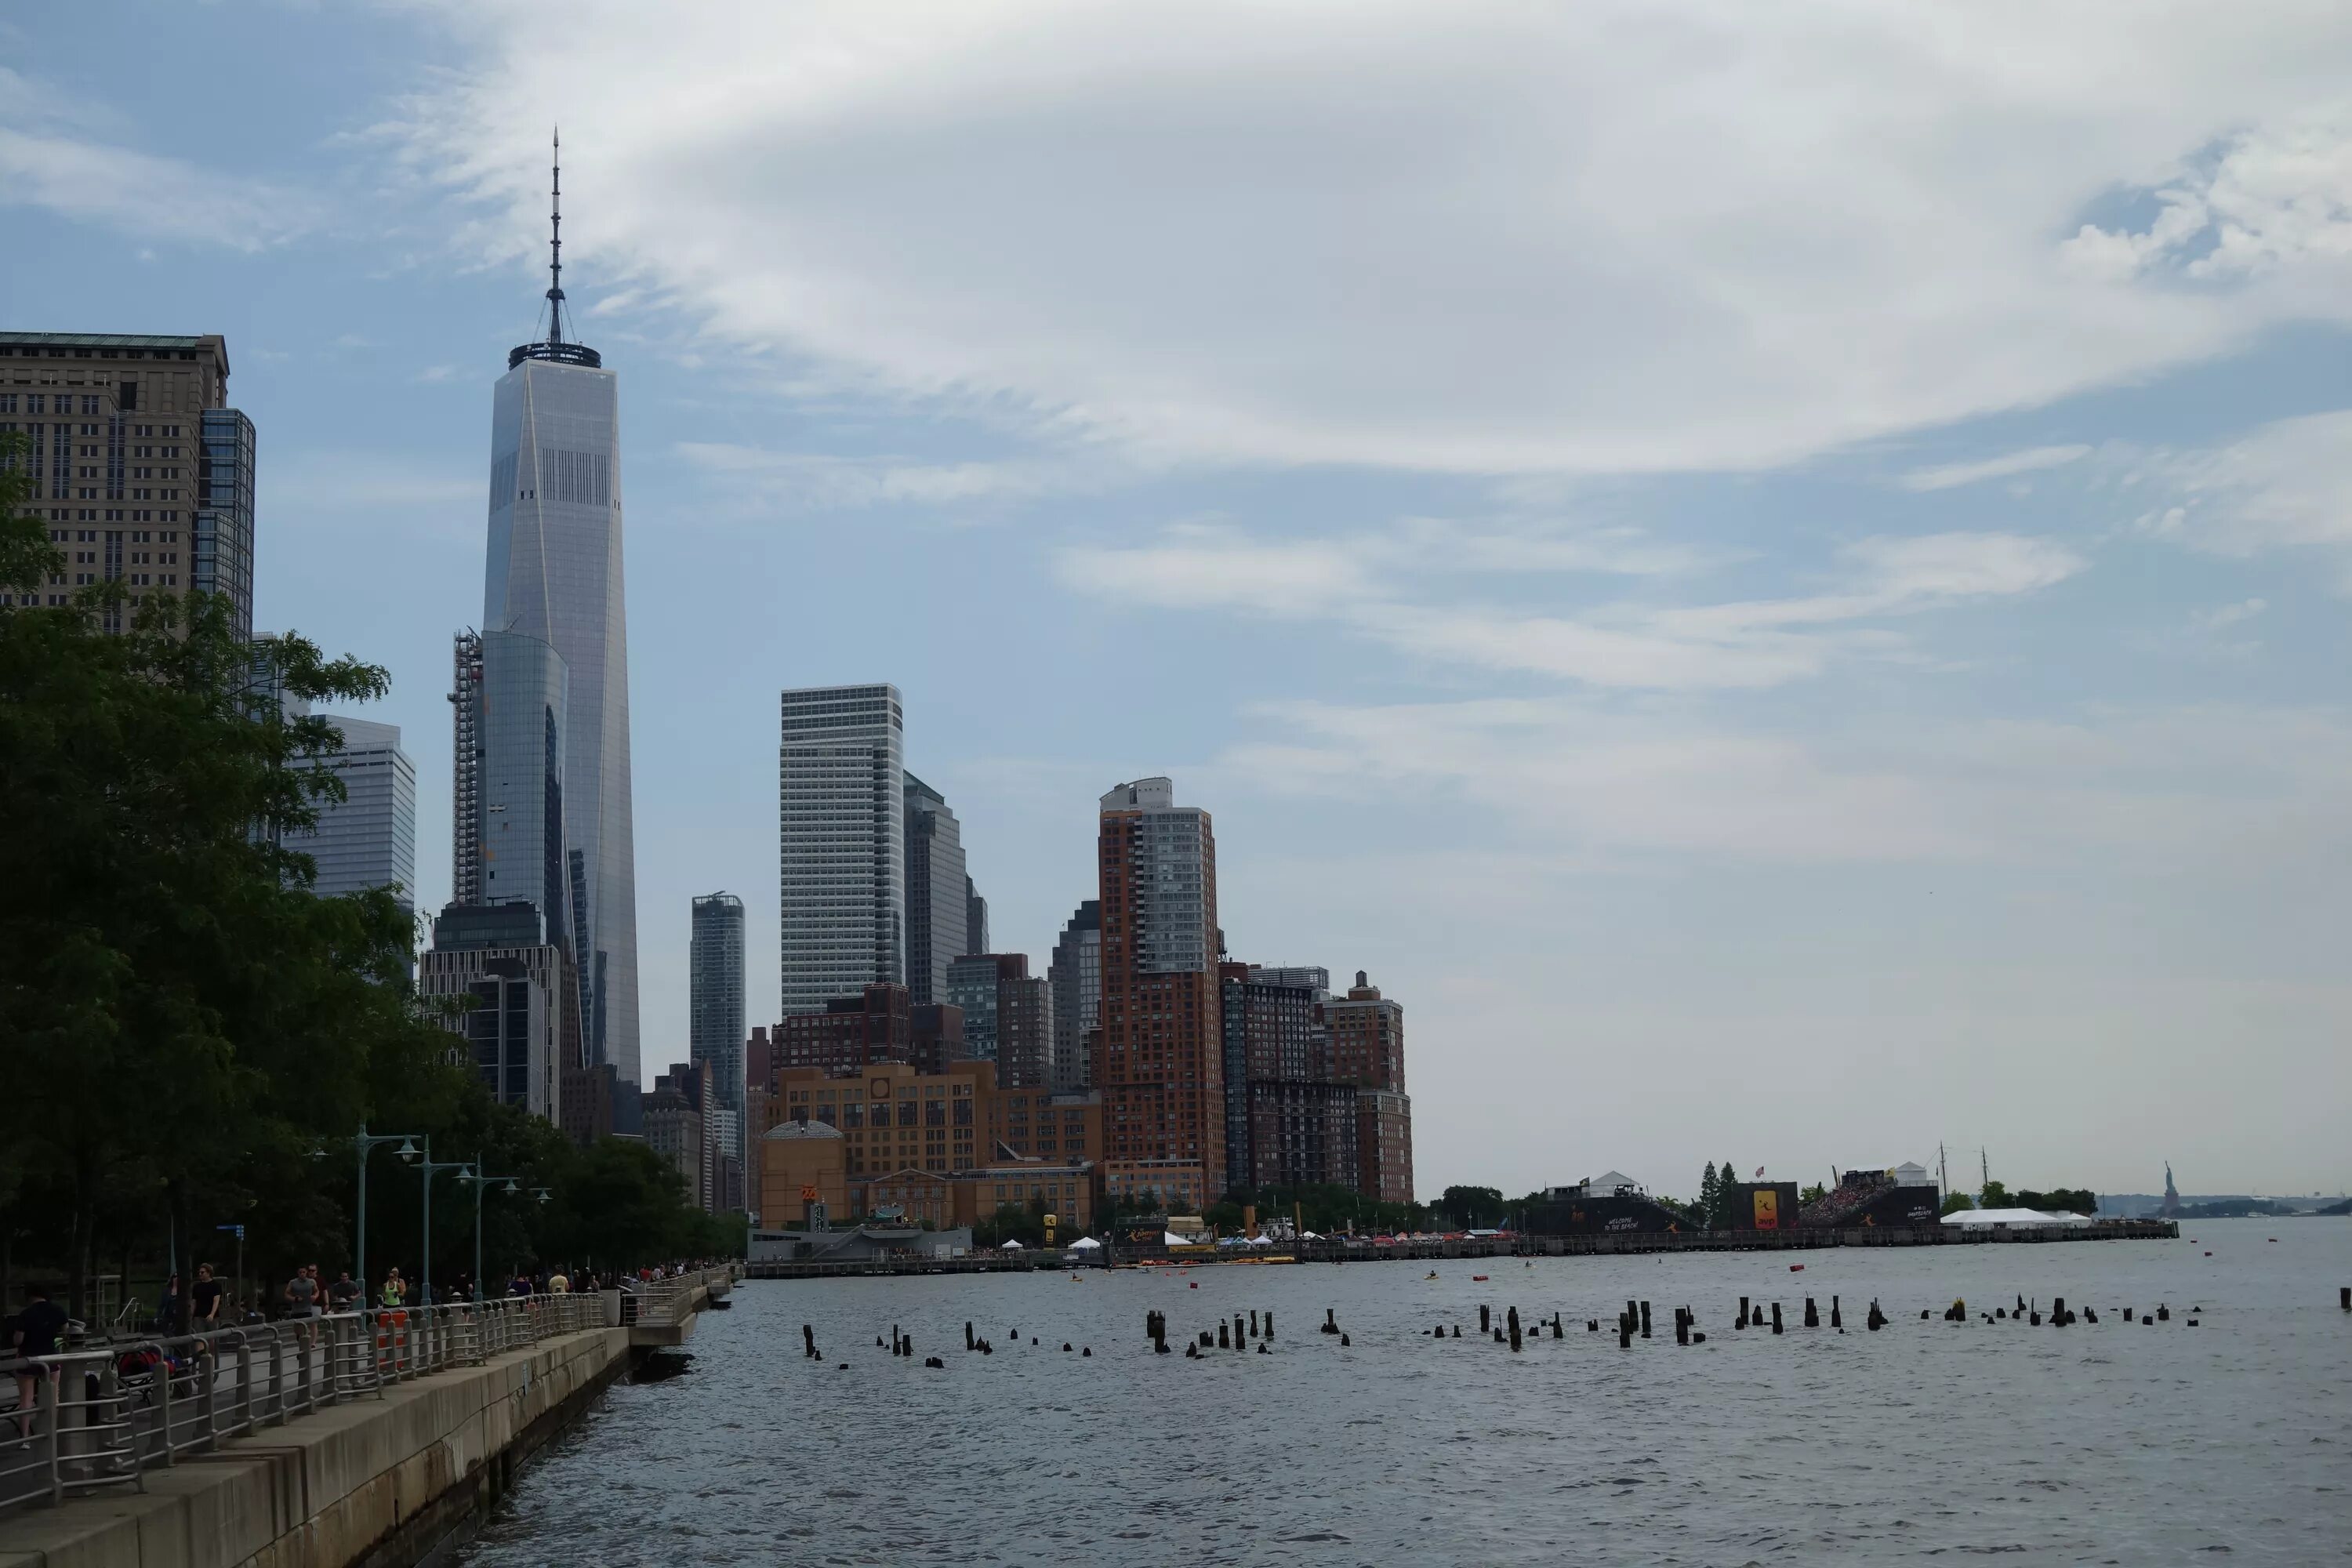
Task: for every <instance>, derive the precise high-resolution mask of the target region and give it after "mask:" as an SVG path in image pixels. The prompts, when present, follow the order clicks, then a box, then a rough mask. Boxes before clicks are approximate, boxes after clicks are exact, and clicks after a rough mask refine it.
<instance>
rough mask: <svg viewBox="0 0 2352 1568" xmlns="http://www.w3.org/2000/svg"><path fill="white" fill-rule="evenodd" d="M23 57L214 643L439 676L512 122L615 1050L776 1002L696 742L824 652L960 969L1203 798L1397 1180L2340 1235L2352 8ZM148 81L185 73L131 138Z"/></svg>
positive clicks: (762, 942) (240, 10)
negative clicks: (713, 940) (2046, 1191)
mask: <svg viewBox="0 0 2352 1568" xmlns="http://www.w3.org/2000/svg"><path fill="white" fill-rule="evenodd" d="M1754 16H1755V13H1754V12H1753V11H1752V8H1749V7H1745V6H1739V5H1660V4H1655V3H1647V0H1645V3H1643V4H1640V5H1605V4H1592V5H1580V6H1575V7H1530V6H1525V5H1469V4H1460V3H1455V4H1447V5H1434V4H1423V5H1385V4H1379V3H1374V0H1358V3H1356V4H1353V5H1348V6H1345V7H1335V6H1328V5H1307V4H1294V5H1284V4H1253V5H1222V4H1216V3H1204V0H1191V3H1189V4H1186V5H1177V6H1156V5H1134V4H1097V5H1010V4H1007V5H996V4H986V5H983V4H977V3H971V0H958V3H954V4H942V5H872V4H848V5H745V6H742V7H737V8H728V7H716V6H714V7H709V8H703V9H693V10H689V9H686V8H683V7H678V6H646V5H641V4H635V3H622V0H605V3H596V0H567V3H565V4H562V5H545V6H542V5H523V4H506V3H499V0H467V3H466V4H464V5H456V4H451V5H439V4H433V3H429V0H417V3H415V4H406V5H383V6H380V7H377V8H373V9H350V8H344V7H320V6H312V5H292V4H287V5H272V4H267V3H262V0H253V3H248V4H245V5H217V6H203V7H197V6H186V5H171V4H165V3H163V0H157V3H155V4H151V5H131V4H100V3H93V4H87V5H78V6H61V7H47V8H43V9H41V10H39V11H37V12H36V11H18V12H16V13H14V15H13V17H12V19H10V20H9V21H7V22H5V24H0V60H5V62H6V64H5V70H0V204H5V208H6V212H5V217H6V223H7V231H8V243H7V244H5V246H0V318H5V321H0V324H5V325H6V326H8V327H14V328H55V329H73V330H94V331H156V332H186V331H219V332H224V333H226V335H227V338H228V342H229V352H230V357H231V363H232V366H233V371H234V374H233V378H232V381H231V384H230V386H231V394H232V401H234V402H235V403H236V404H237V405H239V406H241V407H243V408H244V409H246V410H247V412H248V413H249V414H251V415H252V416H253V417H254V418H255V420H256V422H257V425H258V426H259V430H260V443H261V445H260V475H261V484H260V506H261V522H260V528H261V537H260V545H259V584H260V585H259V605H258V620H259V622H260V623H261V624H262V625H263V626H267V627H270V628H287V627H291V628H296V629H299V630H300V631H302V632H304V633H305V634H307V635H310V636H311V637H314V638H316V639H317V640H319V641H320V642H322V643H324V644H326V645H328V646H329V647H331V648H333V649H336V650H350V651H352V652H356V653H359V654H361V655H363V656H365V657H368V658H374V659H377V660H380V661H382V662H383V663H385V664H387V665H388V666H390V668H391V669H392V671H393V675H394V683H395V684H394V694H393V697H392V699H391V700H390V701H389V702H388V703H386V704H385V705H384V707H385V711H384V712H383V713H381V714H379V715H376V716H377V717H379V718H383V719H385V720H389V721H394V722H397V723H400V724H401V725H403V726H404V730H405V732H406V735H407V742H408V748H409V750H410V752H412V754H413V755H414V756H415V759H416V762H417V765H418V773H419V778H420V786H421V799H420V802H419V819H420V822H419V826H420V830H421V832H420V839H421V843H420V867H419V872H420V882H421V884H422V886H421V889H420V891H421V894H422V897H423V900H424V901H425V903H426V904H427V905H437V903H438V902H439V901H440V900H442V899H443V898H444V897H446V891H447V888H448V868H447V831H448V801H447V788H446V778H447V770H448V756H449V747H448V736H447V725H448V718H447V707H446V703H445V702H444V700H443V693H444V692H445V691H446V685H447V675H446V671H447V660H448V646H449V645H448V639H449V635H450V634H451V632H453V631H455V630H457V628H458V627H460V626H466V625H467V624H469V623H470V622H471V621H472V620H473V619H474V618H475V617H476V616H478V613H479V605H480V602H481V572H482V543H483V531H484V518H483V495H484V492H485V485H486V479H485V478H484V474H485V468H486V466H487V464H488V415H489V406H490V386H491V384H492V382H493V381H495V379H496V378H497V376H498V375H499V374H500V373H501V372H502V371H503V369H504V363H505V362H504V353H505V351H506V349H507V348H509V346H511V345H512V344H514V343H516V342H521V341H523V340H524V339H526V338H528V337H530V335H531V333H532V331H533V327H534V313H535V308H536V307H537V306H538V305H539V304H540V300H539V293H540V290H541V289H543V288H544V287H545V283H544V276H543V272H541V270H539V269H540V268H542V267H543V263H544V256H545V249H544V235H545V214H546V205H547V204H546V196H545V187H546V166H545V165H546V162H547V159H546V141H547V136H548V132H549V128H550V126H551V124H553V123H555V122H557V121H560V122H561V123H562V130H563V137H564V152H565V171H564V184H565V208H566V215H567V223H566V226H565V237H566V240H567V244H568V252H567V261H568V263H569V264H570V265H569V267H568V268H567V272H566V278H565V281H566V284H567V286H568V288H569V289H570V291H571V294H572V301H573V303H574V305H575V307H576V309H577V310H578V311H579V315H580V321H581V326H582V329H583V336H584V337H585V338H586V339H587V341H589V342H592V343H593V344H595V345H596V346H597V347H599V348H600V349H602V350H603V352H604V356H605V363H607V364H608V365H611V366H614V367H615V368H616V369H618V371H619V372H620V374H621V385H622V401H623V420H624V425H623V428H624V450H625V461H626V464H627V479H626V489H627V496H628V530H629V534H628V571H629V605H628V610H629V617H630V633H631V645H632V647H631V651H632V655H633V668H632V669H631V672H630V679H631V681H632V685H633V690H634V703H635V731H636V746H637V752H636V758H635V784H636V802H637V813H638V815H637V824H636V828H637V845H638V855H639V866H638V897H639V910H638V920H639V927H640V930H641V931H642V932H643V942H644V944H645V945H644V952H643V965H644V971H645V998H644V1006H645V1031H646V1034H645V1047H644V1054H645V1059H646V1064H647V1066H648V1068H649V1069H650V1068H654V1067H656V1066H657V1065H658V1064H660V1063H662V1062H666V1061H668V1060H671V1059H674V1058H682V1057H683V1056H684V1055H685V1035H686V994H685V958H686V949H687V935H688V931H687V926H688V914H687V910H688V899H689V898H690V897H691V896H692V895H693V894H695V893H698V892H705V891H709V890H710V889H716V888H727V889H733V890H735V891H737V892H739V893H740V894H742V895H743V896H744V898H745V900H746V902H747V903H748V905H749V907H750V915H751V952H752V955H753V957H752V967H751V1014H752V1016H753V1017H754V1018H755V1019H764V1018H766V1017H768V1016H770V1015H771V1014H772V1010H773V1006H774V998H775V995H776V975H775V971H774V964H773V963H772V959H770V958H769V956H768V955H770V954H772V952H773V951H774V941H775V882H774V879H775V860H774V856H775V826H774V811H775V760H774V759H775V739H776V737H775V733H774V729H773V725H774V710H775V693H776V690H777V689H779V688H780V687H785V686H799V685H814V684H822V683H828V682H834V681H848V680H868V679H888V680H891V681H895V682H896V683H898V686H899V687H900V688H902V689H903V690H904V691H905V693H906V697H907V704H908V737H907V749H908V762H909V764H910V766H912V767H913V768H915V769H916V770H917V771H919V773H922V774H923V776H924V777H926V778H927V779H929V781H931V782H932V783H933V784H937V785H939V786H940V788H941V789H942V790H943V791H944V792H945V793H946V794H947V795H948V796H949V798H950V801H951V802H952V803H953V804H954V805H955V806H956V808H957V811H958V813H959V815H960V816H961V817H962V819H963V822H964V833H965V837H966V841H967V843H968V845H969V846H970V847H971V864H972V868H973V871H974V874H975V875H976V876H977V878H978V879H979V880H980V883H981V885H982V890H983V891H984V892H985V893H987V894H988V896H989V897H990V899H991V900H992V906H993V909H994V920H993V925H994V934H995V937H996V945H997V946H998V947H1000V948H1003V949H1007V950H1026V951H1028V952H1031V953H1032V954H1033V955H1037V956H1038V958H1039V961H1040V962H1041V963H1042V958H1043V954H1044V952H1045V951H1046V950H1047V949H1048V948H1049V947H1050V946H1051V944H1052V941H1053V938H1054V933H1055V930H1056V929H1057V927H1058V926H1059V924H1060V922H1061V921H1063V920H1064V919H1066V917H1067V916H1068V914H1069V912H1070V910H1071V908H1072V907H1073V906H1074V905H1075V904H1076V902H1077V900H1080V899H1081V898H1084V897H1087V896H1090V895H1091V893H1092V891H1093V888H1092V875H1093V872H1092V853H1093V837H1092V835H1093V819H1092V812H1093V804H1094V798H1095V796H1096V795H1097V794H1098V793H1099V792H1100V791H1102V790H1103V789H1105V788H1107V787H1108V785H1109V784H1111V783H1112V782H1114V781H1116V780H1120V779H1126V778H1129V777H1133V776H1136V775H1139V774H1143V773H1170V774H1172V775H1173V776H1174V777H1175V779H1176V781H1177V786H1178V790H1179V798H1180V799H1181V800H1183V801H1185V802H1188V803H1195V804H1199V805H1204V806H1207V807H1208V808H1210V809H1211V810H1212V811H1213V813H1214V814H1215V818H1216V830H1217V837H1218V842H1219V848H1220V864H1219V871H1220V879H1221V883H1222V888H1221V895H1222V913H1223V921H1224V926H1225V930H1226V932H1227V935H1228V939H1229V942H1230V945H1231V946H1232V948H1233V950H1234V953H1235V954H1236V956H1240V957H1244V958H1247V959H1251V960H1255V961H1261V962H1268V963H1321V964H1327V965H1328V966H1329V967H1330V968H1332V969H1333V970H1334V971H1337V972H1347V971H1353V970H1356V969H1359V968H1362V969H1367V970H1369V971H1370V972H1371V973H1372V976H1373V978H1374V979H1375V980H1376V981H1377V982H1378V983H1380V984H1382V985H1383V986H1384V987H1385V988H1386V989H1387V990H1388V992H1389V994H1391V995H1394V996H1397V997H1399V998H1401V999H1402V1001H1403V1003H1404V1005H1405V1007H1406V1009H1407V1038H1408V1042H1409V1052H1410V1061H1409V1067H1410V1075H1411V1088H1412V1091H1413V1096H1414V1103H1415V1114H1416V1123H1417V1136H1418V1144H1419V1148H1418V1163H1419V1175H1420V1181H1421V1185H1422V1187H1423V1191H1424V1192H1427V1193H1433V1192H1434V1191H1435V1190H1436V1189H1437V1188H1439V1187H1441V1186H1443V1185H1444V1184H1447V1183H1449V1182H1454V1181H1480V1182H1490V1183H1492V1184H1496V1185H1499V1186H1503V1187H1505V1188H1507V1189H1510V1190H1513V1191H1521V1190H1525V1189H1526V1188H1528V1187H1529V1186H1532V1185H1535V1184H1538V1183H1543V1182H1558V1181H1566V1180H1571V1179H1573V1178H1575V1177H1578V1176H1580V1175H1584V1174H1588V1173H1597V1172H1599V1171H1601V1170H1602V1169H1604V1168H1607V1167H1610V1166H1615V1167H1618V1168H1621V1169H1623V1170H1625V1171H1628V1172H1631V1173H1634V1174H1635V1175H1637V1176H1639V1177H1641V1178H1642V1179H1643V1180H1645V1181H1647V1182H1649V1183H1651V1184H1653V1185H1654V1186H1655V1187H1657V1188H1660V1189H1662V1190H1665V1191H1669V1192H1678V1193H1683V1194H1688V1193H1689V1192H1690V1190H1691V1189H1692V1188H1693V1187H1694V1186H1695V1184H1696V1178H1697V1172H1698V1167H1699V1166H1700V1164H1701V1163H1703V1162H1705V1161H1706V1160H1708V1159H1717V1160H1728V1161H1732V1162H1736V1163H1738V1164H1740V1165H1742V1166H1744V1167H1748V1168H1750V1169H1752V1168H1753V1167H1754V1166H1755V1165H1757V1164H1759V1163H1760V1164H1765V1165H1767V1166H1769V1168H1770V1169H1771V1170H1772V1171H1773V1172H1774V1173H1776V1174H1780V1175H1784V1176H1789V1177H1794V1178H1798V1179H1801V1180H1811V1179H1815V1178H1816V1177H1818V1176H1819V1175H1821V1174H1822V1173H1826V1172H1827V1171H1828V1170H1829V1169H1830V1168H1831V1167H1832V1165H1833V1164H1846V1165H1852V1164H1881V1163H1892V1162H1894V1161H1898V1160H1904V1159H1916V1160H1921V1161H1926V1162H1928V1163H1932V1162H1933V1161H1934V1159H1935V1152H1936V1148H1937V1143H1938V1142H1944V1143H1946V1144H1948V1145H1949V1146H1950V1148H1951V1150H1952V1151H1953V1160H1954V1163H1955V1165H1956V1166H1958V1165H1960V1164H1962V1163H1965V1165H1966V1166H1967V1167H1968V1168H1969V1170H1970V1171H1973V1170H1974V1169H1975V1167H1976V1164H1977V1160H1978V1154H1977V1151H1978V1150H1979V1148H1984V1149H1988V1150H1989V1151H1990V1162H1991V1165H1992V1169H1993V1173H1994V1174H1995V1175H1998V1176H2001V1177H2004V1178H2006V1179H2007V1180H2009V1181H2010V1183H2011V1184H2012V1185H2021V1184H2022V1185H2041V1184H2067V1185H2076V1184H2081V1185H2089V1186H2093V1187H2097V1188H2101V1189H2105V1190H2109V1191H2132V1190H2139V1191H2146V1190H2152V1189H2154V1188H2156V1187H2158V1185H2159V1184H2160V1183H2161V1179H2162V1163H2163V1162H2164V1161H2165V1160H2166V1159H2170V1160H2171V1161H2172V1162H2173V1163H2174V1165H2175V1167H2176V1169H2177V1170H2178V1172H2179V1177H2180V1181H2181V1184H2182V1186H2183V1187H2184V1188H2185V1189H2188V1190H2191V1191H2242V1190H2254V1191H2284V1192H2294V1191H2303V1192H2310V1191H2314V1190H2320V1189H2325V1190H2326V1191H2328V1192H2330V1193H2333V1192H2335V1191H2336V1190H2338V1188H2339V1187H2341V1186H2343V1185H2345V1184H2347V1183H2352V1146H2347V1143H2346V1141H2345V1139H2344V1136H2343V1126H2342V1112H2343V1110H2344V1107H2345V1106H2346V1105H2347V1103H2352V1065H2347V1064H2352V1051H2347V1042H2346V1034H2347V1027H2352V980H2347V963H2346V957H2345V952H2346V939H2347V931H2352V893H2347V870H2352V858H2347V851H2352V818H2347V793H2346V785H2347V780H2352V711H2348V710H2347V689H2346V680H2345V671H2346V667H2347V651H2352V647H2347V640H2348V639H2347V634H2346V617H2347V608H2352V332H2348V331H2347V329H2348V328H2352V99H2347V96H2346V93H2345V88H2344V83H2345V81H2346V80H2347V68H2352V10H2347V9H2346V8H2345V7H2343V6H2341V5H2292V4H2285V3H2280V4H2273V5H2264V6H2262V7H2241V6H2224V5H2194V6H2173V5H2159V4H2133V5H2094V4H2078V5H2069V6H2064V7H2050V6H2046V5H1998V4H1980V5H1969V6H1966V7H1958V6H1955V7H1947V8H1943V9H1939V10H1935V9H1931V10H1921V9H1917V8H1905V7H1888V6H1885V5H1860V4H1854V5H1839V4H1829V3H1823V4H1815V5H1808V6H1798V7H1782V8H1777V9H1776V10H1775V11H1774V13H1773V16H1772V18H1771V21H1770V25H1769V26H1764V27H1758V26H1755V24H1754ZM196 84H202V90H201V91H198V90H195V86H196Z"/></svg>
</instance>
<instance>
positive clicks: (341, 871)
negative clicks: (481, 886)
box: [284, 713, 416, 911]
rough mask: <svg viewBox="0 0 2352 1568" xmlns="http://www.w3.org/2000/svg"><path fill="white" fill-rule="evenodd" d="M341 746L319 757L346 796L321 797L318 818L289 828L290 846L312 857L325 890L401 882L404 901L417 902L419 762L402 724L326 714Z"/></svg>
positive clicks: (314, 886)
mask: <svg viewBox="0 0 2352 1568" xmlns="http://www.w3.org/2000/svg"><path fill="white" fill-rule="evenodd" d="M322 717H323V718H325V719H326V721H327V722H328V723H330V724H332V725H333V726H334V727H335V729H336V731H337V732H338V733H340V734H341V736H342V738H343V749H342V750H341V751H340V752H336V753H335V754H334V755H332V756H330V757H321V758H320V759H319V766H320V768H321V769H323V770H324V771H326V772H328V773H333V774H334V775H335V776H336V777H337V778H339V779H341V781H342V784H343V798H342V799H341V800H340V801H336V800H320V801H319V802H317V803H316V805H317V809H318V813H319V825H318V826H317V827H315V828H314V829H312V830H311V831H310V832H308V833H289V834H288V835H286V837H285V839H284V844H285V847H287V848H289V849H293V850H299V852H300V853H302V854H305V855H308V856H309V857H310V859H311V861H312V862H313V864H314V865H315V866H316V867H317V871H318V875H317V878H316V879H315V880H313V881H312V883H311V884H310V890H311V891H312V892H314V893H317V894H318V895H319V896H320V898H322V899H323V898H333V897H334V896H336V895H337V894H340V893H358V892H364V891H365V890H367V889H371V888H396V889H398V894H397V896H398V898H399V900H400V904H401V907H402V908H403V909H405V910H411V911H414V910H415V908H416V902H415V893H416V764H415V763H413V762H410V761H409V760H408V753H407V752H404V751H402V750H401V749H400V726H399V725H397V724H377V723H372V722H370V721H368V720H365V719H345V718H341V717H340V716H338V715H335V714H331V713H330V714H325V715H322Z"/></svg>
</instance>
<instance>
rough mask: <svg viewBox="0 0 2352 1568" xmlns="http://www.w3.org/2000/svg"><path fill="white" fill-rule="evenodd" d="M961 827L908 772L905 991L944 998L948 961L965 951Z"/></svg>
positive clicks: (923, 998) (940, 799) (922, 998)
mask: <svg viewBox="0 0 2352 1568" xmlns="http://www.w3.org/2000/svg"><path fill="white" fill-rule="evenodd" d="M968 880H969V879H967V878H966V877H965V876H964V873H963V829H962V827H961V826H960V825H959V824H958V823H957V821H956V814H955V813H954V812H952V811H950V810H949V809H948V803H947V797H946V796H944V795H940V792H939V791H937V790H935V789H933V788H932V787H931V786H930V785H929V784H925V783H924V782H923V781H922V780H920V779H919V778H917V777H916V776H915V775H914V774H912V773H908V775H907V994H908V998H909V999H910V1000H912V1001H915V1002H919V1003H920V1002H942V1001H945V1000H946V999H947V987H948V965H949V964H950V963H953V962H954V961H955V960H957V959H959V958H961V957H962V956H963V955H964V954H966V953H968V952H980V951H981V949H979V948H976V947H973V946H971V943H970V941H969V938H968V937H967V935H966V932H965V926H964V916H965V912H966V906H965V903H964V886H965V884H966V882H967V881H968Z"/></svg>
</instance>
